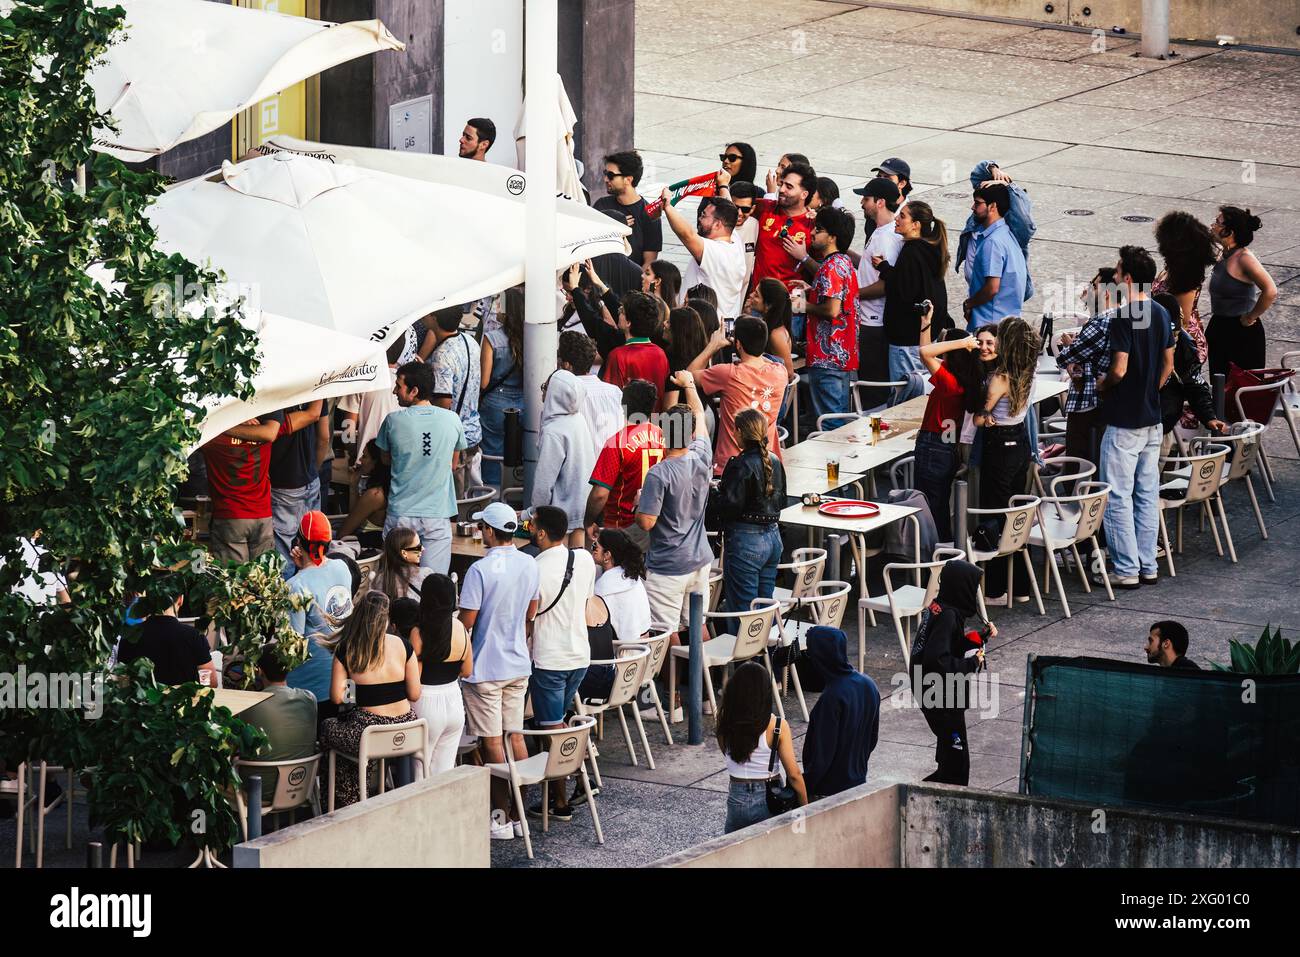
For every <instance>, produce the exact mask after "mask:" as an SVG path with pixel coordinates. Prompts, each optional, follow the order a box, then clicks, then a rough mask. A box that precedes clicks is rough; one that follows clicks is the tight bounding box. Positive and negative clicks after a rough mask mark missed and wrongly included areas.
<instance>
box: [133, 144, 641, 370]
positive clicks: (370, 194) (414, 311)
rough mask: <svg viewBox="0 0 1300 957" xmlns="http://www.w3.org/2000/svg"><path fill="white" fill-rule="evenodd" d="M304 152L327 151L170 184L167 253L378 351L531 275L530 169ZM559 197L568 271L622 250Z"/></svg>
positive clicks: (559, 256)
mask: <svg viewBox="0 0 1300 957" xmlns="http://www.w3.org/2000/svg"><path fill="white" fill-rule="evenodd" d="M303 145H305V146H310V147H312V148H311V149H310V150H308V151H307V152H314V153H317V154H319V155H318V156H308V155H304V153H292V152H288V151H287V150H282V151H279V152H273V153H271V154H270V155H266V156H260V157H258V158H256V159H250V160H246V161H244V162H242V163H239V164H231V163H225V164H223V166H222V169H221V172H220V173H218V174H216V175H214V176H211V177H205V178H199V179H194V180H190V181H188V182H186V183H183V184H181V185H179V186H176V187H174V188H172V189H171V190H168V191H167V193H165V194H164V195H163V196H161V197H159V199H158V201H157V202H156V203H155V204H154V205H153V206H152V207H151V208H150V210H149V213H148V215H149V217H150V219H151V220H152V221H153V224H154V226H155V227H156V229H157V232H158V245H159V247H160V248H162V249H163V250H164V251H165V252H168V253H173V252H175V253H181V254H183V255H185V256H186V257H187V258H188V259H190V260H192V261H194V262H200V263H201V262H208V263H210V264H211V266H212V267H214V268H217V269H220V270H223V271H224V272H225V274H226V276H227V278H228V279H229V280H230V281H232V282H235V283H238V284H239V285H241V286H243V287H249V288H250V291H251V292H252V293H253V295H255V296H256V297H257V301H259V302H260V304H261V307H262V308H263V309H265V310H267V311H268V312H271V313H273V314H276V315H280V316H284V317H287V318H290V319H295V320H298V321H300V322H303V323H306V324H308V325H311V326H318V327H322V328H325V329H329V330H332V331H334V332H338V333H341V334H343V335H346V336H353V337H357V338H361V339H367V340H369V341H371V342H373V343H374V344H375V346H374V348H375V349H376V350H382V349H384V348H385V347H386V346H387V345H388V343H390V342H391V341H392V340H393V339H394V338H396V337H397V336H398V335H401V334H404V332H405V330H406V328H407V327H408V326H410V325H411V324H412V323H413V322H415V321H416V320H417V319H419V318H420V317H421V316H424V315H426V314H428V313H429V312H431V311H433V310H434V309H437V308H440V307H443V306H449V305H458V304H461V303H465V302H470V301H473V300H475V299H479V298H482V297H483V296H488V295H495V294H496V293H498V292H500V291H501V290H502V289H505V288H508V287H510V286H513V285H516V284H518V283H520V282H522V281H523V278H524V203H523V202H522V201H521V199H520V198H519V196H520V195H522V193H523V190H524V180H523V175H522V174H521V173H518V172H517V171H513V170H509V169H505V168H503V167H499V166H495V165H492V164H485V163H474V162H471V161H469V160H461V159H448V158H445V157H437V156H428V155H420V154H408V153H396V152H390V151H386V150H366V149H344V148H341V147H332V146H320V145H319V144H303ZM320 156H328V157H329V158H328V159H324V158H320ZM366 162H371V163H374V164H375V165H376V166H379V165H381V164H382V165H385V166H388V168H390V169H396V168H401V169H402V170H403V171H404V172H407V173H419V174H420V176H419V178H413V176H412V175H396V174H395V173H393V172H385V171H383V170H381V169H379V168H367V167H366V166H364V165H362V164H363V163H366ZM346 163H351V164H354V165H344V164H346ZM517 194H518V195H517ZM556 203H557V205H558V207H559V210H560V212H559V215H558V216H557V219H558V229H557V233H558V243H557V247H556V251H555V266H556V269H557V271H558V270H560V269H563V268H565V267H567V266H569V265H571V264H572V263H575V262H578V261H579V260H582V259H586V258H589V257H591V256H597V255H601V254H603V253H607V252H616V251H621V250H622V248H623V236H624V235H626V234H627V233H628V232H629V230H628V229H627V227H626V226H624V225H623V224H621V223H617V222H615V221H614V220H612V219H610V218H608V217H606V216H604V215H602V214H601V213H599V212H596V211H595V210H592V209H589V208H587V207H585V206H582V205H581V204H577V203H571V202H568V201H566V200H556ZM303 347H304V348H311V342H310V341H308V342H304V343H303ZM356 358H357V359H361V358H364V356H358V357H356Z"/></svg>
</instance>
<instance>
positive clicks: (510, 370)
mask: <svg viewBox="0 0 1300 957" xmlns="http://www.w3.org/2000/svg"><path fill="white" fill-rule="evenodd" d="M514 374H515V358H514V356H513V355H512V356H511V357H510V365H508V366H506V371H505V372H503V373H501V374H500V375H499V376H497V377H496V378H495V379H493V380H492V381H491V382H489V383H488V387H487V388H486V389H484V390H483V394H484V395H487V394H488V393H489V392H493V391H495V390H497V389H499V388H501V385H502V384H503V383H504V382H505V381H506V380H507V379H509V378H510V377H511V376H512V375H514ZM466 381H469V380H468V379H467V380H466Z"/></svg>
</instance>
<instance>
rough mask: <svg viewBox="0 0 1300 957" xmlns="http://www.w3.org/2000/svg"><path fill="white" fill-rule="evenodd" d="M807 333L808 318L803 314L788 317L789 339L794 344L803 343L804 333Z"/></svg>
mask: <svg viewBox="0 0 1300 957" xmlns="http://www.w3.org/2000/svg"><path fill="white" fill-rule="evenodd" d="M807 331H808V316H807V315H806V314H805V313H802V312H799V313H795V314H794V315H792V316H791V317H790V338H791V339H792V340H793V341H794V342H803V337H804V333H805V332H807Z"/></svg>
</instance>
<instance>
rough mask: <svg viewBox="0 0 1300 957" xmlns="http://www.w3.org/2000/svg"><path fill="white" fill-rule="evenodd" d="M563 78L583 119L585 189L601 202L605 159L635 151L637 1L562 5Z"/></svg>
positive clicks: (580, 141) (579, 143) (579, 150)
mask: <svg viewBox="0 0 1300 957" xmlns="http://www.w3.org/2000/svg"><path fill="white" fill-rule="evenodd" d="M559 19H560V31H559V33H560V35H559V48H558V58H559V66H560V76H561V78H562V79H563V80H564V87H565V89H566V90H567V91H568V94H569V101H570V102H571V103H572V104H573V111H574V113H576V114H577V115H578V118H579V122H578V128H577V131H576V133H575V135H574V145H575V150H574V153H575V155H576V156H577V158H578V159H580V160H581V161H582V163H583V170H584V173H583V184H584V185H585V186H586V187H587V189H588V190H589V191H591V193H592V195H593V196H602V195H604V192H605V181H604V180H603V179H602V178H601V171H602V170H604V168H605V167H604V164H603V162H602V160H603V158H604V157H605V156H606V154H609V153H614V152H617V151H619V150H628V149H631V148H632V147H633V145H634V144H633V140H632V133H633V118H634V104H635V99H636V97H635V93H634V85H633V69H634V67H635V59H634V50H635V47H636V2H635V0H560V17H559Z"/></svg>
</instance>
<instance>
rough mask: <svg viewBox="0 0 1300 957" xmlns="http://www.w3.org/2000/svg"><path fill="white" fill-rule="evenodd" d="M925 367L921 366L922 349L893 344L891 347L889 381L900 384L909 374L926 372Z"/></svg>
mask: <svg viewBox="0 0 1300 957" xmlns="http://www.w3.org/2000/svg"><path fill="white" fill-rule="evenodd" d="M924 371H925V366H923V365H922V364H921V347H920V346H896V345H893V344H891V345H890V347H889V381H891V382H898V381H900V380H902V379H906V378H907V374H908V373H909V372H924Z"/></svg>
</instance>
